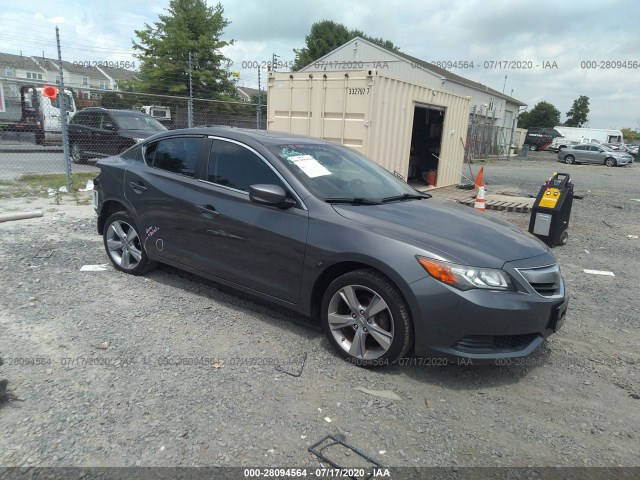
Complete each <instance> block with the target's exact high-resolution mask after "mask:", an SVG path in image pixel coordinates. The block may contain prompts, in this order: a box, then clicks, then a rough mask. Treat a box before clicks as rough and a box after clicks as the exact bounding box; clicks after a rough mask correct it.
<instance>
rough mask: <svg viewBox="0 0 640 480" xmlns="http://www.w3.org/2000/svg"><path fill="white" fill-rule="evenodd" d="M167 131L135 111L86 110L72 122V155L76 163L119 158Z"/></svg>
mask: <svg viewBox="0 0 640 480" xmlns="http://www.w3.org/2000/svg"><path fill="white" fill-rule="evenodd" d="M165 130H167V128H166V127H165V126H163V125H162V124H161V123H160V122H158V121H157V120H155V119H154V118H153V117H151V116H149V115H147V114H146V113H142V112H136V111H134V110H111V109H107V108H100V107H90V108H85V109H83V110H81V111H79V112H78V113H76V114H75V115H74V116H73V118H72V119H71V122H70V123H69V144H70V148H69V153H70V155H71V161H73V163H82V162H83V161H84V160H86V159H87V158H96V157H108V156H110V155H117V154H119V153H121V152H123V151H124V150H126V149H127V148H129V147H131V146H132V145H135V144H136V143H138V142H140V141H141V140H144V139H145V138H147V137H150V136H151V135H154V134H156V133H158V132H162V131H165Z"/></svg>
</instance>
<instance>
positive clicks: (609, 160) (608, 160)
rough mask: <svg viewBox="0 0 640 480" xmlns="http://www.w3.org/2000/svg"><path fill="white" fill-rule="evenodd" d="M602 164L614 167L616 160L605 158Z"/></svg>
mask: <svg viewBox="0 0 640 480" xmlns="http://www.w3.org/2000/svg"><path fill="white" fill-rule="evenodd" d="M604 164H605V165H606V166H607V167H615V166H616V165H617V162H616V159H615V158H611V157H609V158H605V159H604Z"/></svg>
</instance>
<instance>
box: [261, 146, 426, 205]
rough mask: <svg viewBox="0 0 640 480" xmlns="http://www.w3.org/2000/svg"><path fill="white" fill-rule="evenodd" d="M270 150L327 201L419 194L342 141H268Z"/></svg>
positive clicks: (376, 199) (364, 200)
mask: <svg viewBox="0 0 640 480" xmlns="http://www.w3.org/2000/svg"><path fill="white" fill-rule="evenodd" d="M269 150H271V152H272V153H274V154H275V155H277V156H278V157H279V158H280V159H281V160H282V161H283V163H284V165H286V167H287V168H288V169H289V170H290V171H291V172H292V173H293V174H294V175H295V176H296V177H297V178H298V179H299V180H300V181H301V182H302V183H303V184H304V185H305V186H306V187H307V188H308V189H309V190H310V191H311V192H312V193H313V194H314V195H315V196H317V197H319V198H322V199H324V200H325V201H328V202H335V201H345V202H349V200H353V203H356V204H363V205H364V204H371V203H377V202H380V201H390V200H404V199H411V198H417V197H421V194H420V192H418V191H416V190H414V189H413V188H411V187H410V186H409V185H407V184H406V183H405V182H404V181H402V180H400V179H399V178H396V177H395V176H394V175H393V174H391V173H389V172H388V171H387V170H385V169H384V168H382V167H380V166H379V165H376V164H375V163H373V162H372V161H371V160H369V159H368V158H366V157H364V156H362V155H360V154H359V153H357V152H355V151H354V150H351V149H349V148H346V147H343V146H341V145H328V144H313V143H305V144H286V145H271V146H269ZM396 197H397V198H396ZM424 197H428V196H427V195H424Z"/></svg>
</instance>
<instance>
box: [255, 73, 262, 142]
mask: <svg viewBox="0 0 640 480" xmlns="http://www.w3.org/2000/svg"><path fill="white" fill-rule="evenodd" d="M256 126H257V127H258V130H260V129H261V128H262V90H261V88H260V67H258V110H257V111H256Z"/></svg>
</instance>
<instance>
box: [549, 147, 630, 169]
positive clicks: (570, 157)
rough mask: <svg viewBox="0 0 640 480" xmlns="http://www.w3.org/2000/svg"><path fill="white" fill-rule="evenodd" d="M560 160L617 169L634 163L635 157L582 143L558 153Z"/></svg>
mask: <svg viewBox="0 0 640 480" xmlns="http://www.w3.org/2000/svg"><path fill="white" fill-rule="evenodd" d="M558 160H560V161H562V162H565V163H568V164H572V163H597V164H600V165H602V164H604V165H606V166H607V167H615V166H620V165H627V164H630V163H633V157H632V156H631V155H629V154H628V153H626V152H616V151H614V150H612V149H611V148H609V147H607V146H605V145H593V144H587V143H582V144H580V145H573V146H570V147H567V148H563V149H562V150H560V152H558Z"/></svg>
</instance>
